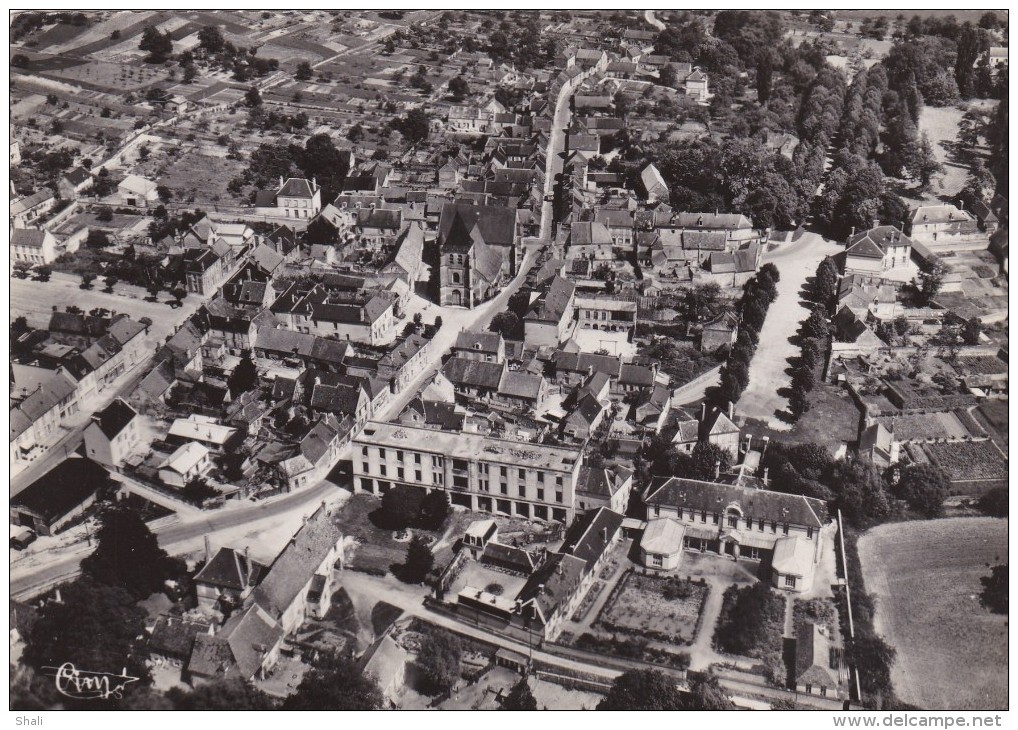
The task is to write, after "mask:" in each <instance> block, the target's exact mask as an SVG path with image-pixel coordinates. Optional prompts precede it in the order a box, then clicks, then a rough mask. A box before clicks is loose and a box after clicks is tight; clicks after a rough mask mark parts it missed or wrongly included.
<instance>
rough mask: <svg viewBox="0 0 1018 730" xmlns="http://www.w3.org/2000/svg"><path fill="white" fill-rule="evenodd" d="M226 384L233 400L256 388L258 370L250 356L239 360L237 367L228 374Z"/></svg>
mask: <svg viewBox="0 0 1018 730" xmlns="http://www.w3.org/2000/svg"><path fill="white" fill-rule="evenodd" d="M226 384H227V386H228V387H229V388H230V395H231V396H233V397H234V398H236V397H237V396H238V395H240V394H241V393H246V392H247V391H249V390H254V389H255V388H257V387H258V368H257V367H256V366H255V364H254V360H252V359H251V356H250V355H247V356H246V357H242V358H241V359H240V362H239V363H237V367H235V368H234V369H233V372H232V373H230V377H229V379H228V380H227V381H226Z"/></svg>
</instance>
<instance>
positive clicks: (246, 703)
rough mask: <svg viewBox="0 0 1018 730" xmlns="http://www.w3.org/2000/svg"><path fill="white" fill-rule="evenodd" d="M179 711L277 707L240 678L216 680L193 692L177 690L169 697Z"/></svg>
mask: <svg viewBox="0 0 1018 730" xmlns="http://www.w3.org/2000/svg"><path fill="white" fill-rule="evenodd" d="M166 697H167V699H168V700H169V701H170V702H172V703H173V707H172V708H171V709H175V710H189V711H190V710H246V711H253V710H272V709H275V706H276V703H275V702H274V701H273V700H272V698H271V697H269V696H268V695H267V694H265V693H264V692H262V691H261V690H260V689H258V688H257V687H255V686H254V685H253V684H251V683H250V682H248V681H247V680H245V679H241V678H240V677H232V678H221V679H214V680H212V681H211V682H207V683H203V684H199V685H198V686H197V687H195V688H194V689H193V690H191V691H190V692H188V691H187V690H184V689H181V688H179V687H173V688H171V689H170V690H169V692H167V693H166Z"/></svg>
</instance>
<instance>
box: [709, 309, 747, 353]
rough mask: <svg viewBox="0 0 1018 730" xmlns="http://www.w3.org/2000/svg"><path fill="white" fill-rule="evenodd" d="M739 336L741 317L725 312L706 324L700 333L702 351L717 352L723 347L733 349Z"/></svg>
mask: <svg viewBox="0 0 1018 730" xmlns="http://www.w3.org/2000/svg"><path fill="white" fill-rule="evenodd" d="M738 334H739V317H738V315H737V314H735V313H734V312H731V311H729V312H723V313H721V314H720V315H718V316H717V317H716V318H714V319H713V320H711V321H710V322H707V323H706V324H704V326H703V329H702V330H701V331H700V350H701V351H702V352H716V351H717V350H718V349H720V348H722V347H732V346H734V345H735V340H736V338H737V337H738Z"/></svg>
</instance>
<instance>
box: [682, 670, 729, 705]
mask: <svg viewBox="0 0 1018 730" xmlns="http://www.w3.org/2000/svg"><path fill="white" fill-rule="evenodd" d="M685 704H686V706H685V708H684V709H686V710H698V711H707V712H719V711H723V710H734V709H735V705H733V704H732V698H731V696H730V695H729V694H728V693H727V692H725V690H724V689H722V687H721V683H720V682H718V678H717V676H716V675H714V674H698V675H697V676H696V677H694V678H693V679H692V680H691V681H690V682H689V696H688V697H687V698H686V703H685Z"/></svg>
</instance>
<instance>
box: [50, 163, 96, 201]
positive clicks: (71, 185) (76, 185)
mask: <svg viewBox="0 0 1018 730" xmlns="http://www.w3.org/2000/svg"><path fill="white" fill-rule="evenodd" d="M93 182H95V178H94V177H92V173H90V172H89V171H88V170H86V169H85V168H83V167H76V168H74V169H73V170H71V171H70V172H68V173H67V174H66V175H64V176H63V177H61V178H60V180H59V181H58V182H57V192H58V193H60V197H61V198H63V199H64V200H77V199H78V196H79V195H80V194H81V193H82V192H83V191H84V190H85V188H87V187H89V186H90V185H92V183H93Z"/></svg>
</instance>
